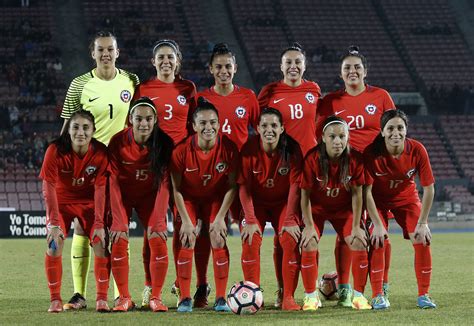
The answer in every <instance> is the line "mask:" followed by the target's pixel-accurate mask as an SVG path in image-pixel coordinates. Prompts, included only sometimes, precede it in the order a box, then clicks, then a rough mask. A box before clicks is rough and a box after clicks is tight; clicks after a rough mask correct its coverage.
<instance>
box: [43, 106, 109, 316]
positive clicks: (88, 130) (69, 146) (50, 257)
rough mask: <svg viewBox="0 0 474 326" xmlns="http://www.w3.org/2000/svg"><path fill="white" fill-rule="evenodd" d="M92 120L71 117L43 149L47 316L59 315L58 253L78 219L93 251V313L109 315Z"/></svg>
mask: <svg viewBox="0 0 474 326" xmlns="http://www.w3.org/2000/svg"><path fill="white" fill-rule="evenodd" d="M94 131H95V123H94V116H93V115H92V114H91V113H90V112H88V111H84V110H79V111H76V112H75V113H73V114H72V115H71V118H70V119H69V120H68V121H67V123H66V125H65V127H64V130H63V132H62V133H61V136H60V137H59V138H58V139H56V140H55V141H53V143H52V144H51V145H50V146H49V147H48V149H47V151H46V154H45V158H44V162H43V167H42V168H41V173H40V178H41V179H43V195H44V201H45V203H46V218H47V228H48V235H47V242H48V250H47V251H46V256H45V269H46V278H47V279H48V287H49V291H50V296H51V306H50V307H49V309H48V312H61V311H62V310H63V304H62V300H61V278H62V251H63V245H64V243H63V242H64V238H65V237H66V235H67V234H68V232H69V229H70V227H71V222H72V221H73V219H74V218H76V217H77V219H78V221H79V223H80V224H81V227H82V229H83V230H84V231H85V232H86V234H87V235H88V236H89V241H91V243H92V247H93V248H94V253H95V258H94V274H95V278H96V286H97V297H96V300H97V301H96V309H97V311H101V312H105V311H109V310H110V309H109V307H108V305H107V290H108V288H109V275H110V256H109V253H108V251H107V249H106V248H107V241H106V232H105V230H104V222H103V219H104V209H105V186H106V182H107V181H106V180H107V178H106V176H105V172H106V170H107V164H108V160H107V149H106V147H105V145H103V144H102V143H100V142H98V141H97V140H95V139H93V138H92V135H93V134H94Z"/></svg>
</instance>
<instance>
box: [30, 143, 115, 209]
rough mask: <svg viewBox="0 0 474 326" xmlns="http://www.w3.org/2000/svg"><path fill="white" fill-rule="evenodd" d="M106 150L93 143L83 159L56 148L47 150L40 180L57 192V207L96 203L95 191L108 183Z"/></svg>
mask: <svg viewBox="0 0 474 326" xmlns="http://www.w3.org/2000/svg"><path fill="white" fill-rule="evenodd" d="M107 165H108V159H107V148H106V146H105V145H104V144H102V143H101V142H99V141H97V140H95V139H92V141H91V143H90V144H89V149H88V150H87V153H86V155H85V156H84V157H82V158H81V157H79V156H78V155H77V154H76V153H74V152H73V151H71V152H69V153H66V154H61V153H59V152H58V149H57V147H56V145H55V144H52V145H50V146H49V147H48V149H47V150H46V154H45V156H44V161H43V166H42V168H41V172H40V175H39V177H40V178H41V179H43V180H44V181H47V182H49V183H52V184H54V185H55V188H56V195H57V199H58V204H59V205H61V204H78V203H90V202H93V201H94V191H95V190H94V187H96V186H103V185H105V184H106V182H107V178H106V176H105V172H106V171H107Z"/></svg>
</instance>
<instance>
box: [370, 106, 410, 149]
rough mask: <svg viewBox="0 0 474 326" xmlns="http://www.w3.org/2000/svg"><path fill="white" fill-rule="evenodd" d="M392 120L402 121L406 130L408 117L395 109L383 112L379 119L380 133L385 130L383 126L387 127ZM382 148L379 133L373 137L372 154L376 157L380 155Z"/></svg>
mask: <svg viewBox="0 0 474 326" xmlns="http://www.w3.org/2000/svg"><path fill="white" fill-rule="evenodd" d="M393 118H400V119H402V120H403V122H404V123H405V127H406V128H408V117H407V115H406V114H405V112H403V111H402V110H400V109H395V110H388V111H385V112H384V113H383V114H382V117H381V118H380V131H382V130H383V129H384V128H385V126H386V125H387V123H388V122H389V121H390V120H392V119H393ZM384 148H385V141H384V139H383V137H382V134H381V133H380V132H379V134H378V135H377V137H375V139H374V153H375V155H376V156H379V155H382V153H383V150H384Z"/></svg>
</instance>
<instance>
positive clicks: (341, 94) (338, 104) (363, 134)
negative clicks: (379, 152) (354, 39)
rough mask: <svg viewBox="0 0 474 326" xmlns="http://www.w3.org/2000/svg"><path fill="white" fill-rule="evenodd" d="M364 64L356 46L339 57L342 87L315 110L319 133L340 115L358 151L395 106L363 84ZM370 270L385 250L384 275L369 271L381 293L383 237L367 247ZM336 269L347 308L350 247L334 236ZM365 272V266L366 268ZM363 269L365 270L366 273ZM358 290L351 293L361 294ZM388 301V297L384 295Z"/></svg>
mask: <svg viewBox="0 0 474 326" xmlns="http://www.w3.org/2000/svg"><path fill="white" fill-rule="evenodd" d="M367 68H368V63H367V59H366V57H365V56H364V55H363V54H362V53H361V52H360V51H359V48H358V47H357V46H350V47H349V48H348V49H347V50H346V52H345V53H344V54H343V55H342V57H341V71H340V76H341V77H342V79H343V81H344V89H343V90H339V91H335V92H332V93H330V94H328V95H326V96H325V97H324V98H323V101H322V103H321V110H320V111H319V117H318V124H317V125H318V127H317V133H318V134H321V123H322V122H323V121H324V120H325V119H326V118H327V117H329V116H331V115H336V116H339V117H341V118H343V119H344V120H345V121H346V122H347V124H348V125H349V130H350V134H351V137H350V139H349V143H350V145H351V148H352V149H355V150H357V151H359V152H360V153H362V152H363V151H364V149H365V147H366V146H367V145H369V144H370V143H371V142H372V141H373V140H374V139H375V137H376V136H377V134H378V133H379V130H380V117H381V116H382V114H383V113H384V112H386V111H388V110H392V109H395V104H394V103H393V100H392V98H391V97H390V95H389V94H388V92H387V91H386V90H384V89H381V88H378V87H374V86H371V85H368V84H366V82H365V78H366V77H367ZM370 251H371V252H370V256H371V262H370V264H369V265H370V266H371V267H372V268H370V271H373V270H380V268H381V267H380V266H381V265H382V264H383V260H382V259H383V258H382V254H383V251H385V255H386V258H385V264H386V265H385V276H384V279H383V280H382V278H381V277H382V276H383V275H381V274H377V273H375V274H374V273H372V272H371V273H370V281H371V285H372V289H377V288H378V287H379V283H382V281H383V283H384V284H383V287H384V292H388V267H389V262H390V242H389V240H388V238H387V239H386V240H385V243H384V246H383V248H377V249H375V248H372V247H371V248H370ZM334 255H335V258H336V269H337V273H338V278H339V291H338V292H339V302H338V304H339V305H341V306H345V307H351V306H352V302H351V297H352V296H351V292H352V291H351V290H350V288H348V284H349V272H350V265H351V250H350V248H349V247H348V246H347V245H346V241H344V239H341V238H339V237H338V238H337V239H336V246H335V250H334ZM366 271H367V272H368V271H369V267H368V268H367V269H366ZM367 272H366V273H367ZM361 295H362V294H360V293H359V291H357V292H355V296H356V297H357V296H361ZM386 299H387V300H388V298H387V297H386ZM356 300H357V299H356Z"/></svg>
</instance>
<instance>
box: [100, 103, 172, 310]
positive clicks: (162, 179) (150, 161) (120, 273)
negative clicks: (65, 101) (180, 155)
mask: <svg viewBox="0 0 474 326" xmlns="http://www.w3.org/2000/svg"><path fill="white" fill-rule="evenodd" d="M156 121H157V120H156V109H155V105H154V104H153V102H152V101H151V100H150V99H149V98H148V97H142V98H139V99H138V100H136V101H134V102H133V103H132V105H131V108H130V115H129V122H130V124H131V125H132V127H129V128H127V129H124V130H122V131H121V132H119V133H118V134H116V135H115V136H114V137H112V140H111V141H110V144H109V156H110V201H111V207H112V216H113V222H112V226H111V228H110V233H111V242H112V272H113V274H114V278H115V280H116V283H117V286H118V288H119V292H120V299H119V301H118V302H117V304H116V305H115V307H114V309H113V310H114V311H128V310H130V309H132V308H133V306H134V304H133V302H132V301H131V297H130V293H129V291H128V274H129V261H128V253H127V248H128V224H129V217H130V216H131V215H132V208H134V209H135V210H136V211H137V214H138V217H139V219H140V221H141V222H142V224H143V226H144V229H145V230H146V232H147V234H148V243H149V247H150V251H151V262H150V272H151V286H152V298H151V299H150V301H149V306H150V308H151V309H152V310H153V311H155V312H157V311H167V310H168V308H167V307H166V306H165V305H164V304H163V302H162V300H161V289H162V287H163V282H164V281H165V277H166V273H167V271H168V249H167V247H166V238H167V231H166V211H167V208H168V201H169V188H168V187H169V181H168V165H169V161H170V159H171V153H172V150H173V141H172V140H171V138H170V137H169V136H168V135H166V134H165V133H164V132H163V131H162V130H161V129H160V128H159V127H158V125H157V123H156ZM123 257H126V259H123Z"/></svg>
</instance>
